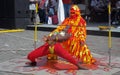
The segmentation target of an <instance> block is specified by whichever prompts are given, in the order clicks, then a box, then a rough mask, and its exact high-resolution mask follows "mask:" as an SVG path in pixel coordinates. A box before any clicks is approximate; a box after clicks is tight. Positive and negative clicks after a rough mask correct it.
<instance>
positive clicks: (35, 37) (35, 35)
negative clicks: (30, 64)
mask: <svg viewBox="0 0 120 75" xmlns="http://www.w3.org/2000/svg"><path fill="white" fill-rule="evenodd" d="M35 11H36V13H35V23H34V25H35V30H34V49H36V42H37V22H36V16H37V12H38V2H36V10H35Z"/></svg>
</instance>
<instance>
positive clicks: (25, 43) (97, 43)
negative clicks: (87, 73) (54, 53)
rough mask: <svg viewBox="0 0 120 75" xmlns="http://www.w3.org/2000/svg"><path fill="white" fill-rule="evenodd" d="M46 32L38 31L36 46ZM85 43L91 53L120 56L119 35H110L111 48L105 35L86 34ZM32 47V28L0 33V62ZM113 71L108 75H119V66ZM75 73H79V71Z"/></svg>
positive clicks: (1, 74) (0, 74) (2, 74)
mask: <svg viewBox="0 0 120 75" xmlns="http://www.w3.org/2000/svg"><path fill="white" fill-rule="evenodd" d="M47 34H49V32H47V31H38V41H37V42H36V47H38V46H40V45H42V44H43V43H44V42H43V40H42V37H43V36H44V35H47ZM87 44H88V46H89V48H90V50H91V52H92V53H95V54H99V55H102V56H107V57H108V56H109V54H108V51H109V50H111V53H112V54H111V56H112V57H111V58H115V57H116V58H119V57H120V54H119V53H120V38H119V37H112V48H111V49H109V48H108V37H107V36H95V35H88V36H87ZM33 49H34V31H33V30H25V31H23V32H14V33H1V34H0V63H3V62H6V61H9V60H12V59H16V58H18V59H19V58H22V57H25V56H26V55H27V54H28V52H30V51H31V50H33ZM112 60H114V59H111V61H112ZM111 63H112V62H111ZM8 64H9V63H8ZM6 65H7V64H6ZM118 65H119V64H118ZM8 70H9V68H8ZM114 72H115V73H112V74H110V75H120V66H117V68H116V71H114ZM41 73H42V71H41ZM0 75H26V74H22V73H15V72H13V73H12V72H7V71H2V70H0ZM29 75H30V74H29ZM36 75H37V74H36ZM39 75H40V74H39ZM42 75H43V74H42ZM45 75H46V74H45ZM47 75H48V74H47ZM49 75H52V74H49ZM67 75H69V74H67ZM70 75H71V74H70ZM77 75H79V73H78V74H77ZM80 75H82V74H80ZM96 75H100V74H96ZM107 75H109V74H107Z"/></svg>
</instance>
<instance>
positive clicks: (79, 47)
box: [28, 5, 96, 64]
mask: <svg viewBox="0 0 120 75" xmlns="http://www.w3.org/2000/svg"><path fill="white" fill-rule="evenodd" d="M65 29H67V31H65ZM67 34H70V37H69V38H67V39H61V37H64V36H65V35H67ZM53 35H54V36H55V38H54V41H55V42H54V44H50V42H51V41H47V42H46V43H45V44H44V45H42V46H40V47H39V48H37V49H35V50H34V51H32V52H31V53H30V54H29V55H28V59H29V60H31V61H32V62H35V59H36V58H38V57H41V56H44V55H48V54H56V55H58V56H60V57H63V58H65V59H67V60H68V61H69V62H71V63H73V64H78V62H79V61H80V62H82V63H86V64H92V63H94V62H95V61H96V60H95V59H94V58H93V57H92V55H91V53H90V50H89V49H88V47H87V45H86V42H85V41H86V22H85V20H84V19H83V18H82V17H81V15H80V9H79V8H78V6H77V5H72V7H71V9H70V17H69V18H66V19H65V20H64V21H63V22H62V24H61V25H59V26H58V27H57V28H56V29H55V30H54V31H53V32H51V33H50V34H49V37H52V36H53ZM57 35H60V36H57ZM52 39H53V38H52ZM61 40H62V41H61ZM78 60H79V61H78Z"/></svg>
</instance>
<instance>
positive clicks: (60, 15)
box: [57, 0, 65, 24]
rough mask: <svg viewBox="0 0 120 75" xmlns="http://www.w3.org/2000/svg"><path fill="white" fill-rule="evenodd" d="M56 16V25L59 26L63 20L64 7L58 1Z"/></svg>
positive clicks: (60, 0) (59, 0)
mask: <svg viewBox="0 0 120 75" xmlns="http://www.w3.org/2000/svg"><path fill="white" fill-rule="evenodd" d="M57 16H58V23H59V24H60V23H62V22H63V21H64V19H65V13H64V6H63V2H62V0H58V10H57Z"/></svg>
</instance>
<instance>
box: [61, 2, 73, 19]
mask: <svg viewBox="0 0 120 75" xmlns="http://www.w3.org/2000/svg"><path fill="white" fill-rule="evenodd" d="M62 1H63V6H64V13H65V18H67V17H69V14H70V13H69V10H70V6H71V4H72V0H62Z"/></svg>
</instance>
